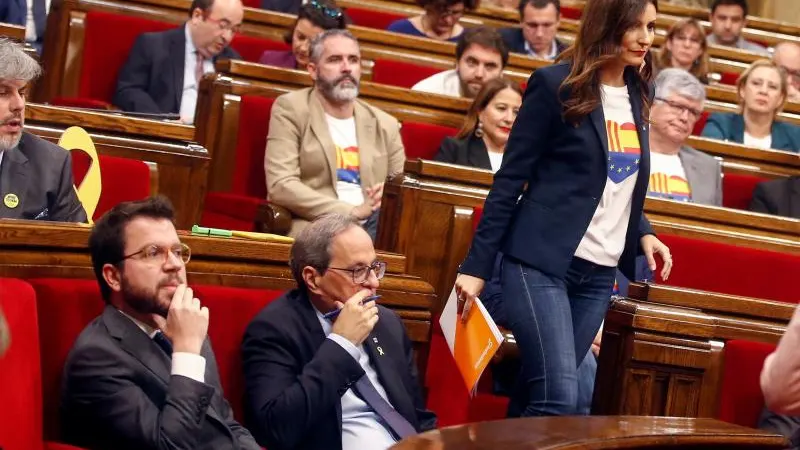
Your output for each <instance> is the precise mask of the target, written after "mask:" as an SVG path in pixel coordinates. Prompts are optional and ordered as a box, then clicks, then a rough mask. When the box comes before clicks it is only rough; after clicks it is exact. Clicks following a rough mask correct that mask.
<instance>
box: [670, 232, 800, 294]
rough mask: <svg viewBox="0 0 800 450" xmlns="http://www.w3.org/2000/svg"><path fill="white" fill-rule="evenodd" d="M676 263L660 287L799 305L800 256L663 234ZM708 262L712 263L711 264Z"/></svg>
mask: <svg viewBox="0 0 800 450" xmlns="http://www.w3.org/2000/svg"><path fill="white" fill-rule="evenodd" d="M658 237H659V239H661V241H662V242H664V244H666V245H667V246H668V247H669V249H670V252H671V253H672V255H673V258H674V260H675V265H674V266H673V267H672V273H671V274H670V276H669V280H668V281H666V282H665V281H664V280H662V279H661V276H660V274H658V275H657V278H656V281H657V282H658V283H661V284H666V285H670V286H678V287H684V288H691V289H699V290H703V291H710V292H719V293H722V294H729V295H742V296H746V297H756V298H763V299H767V300H776V301H782V302H787V303H797V302H798V297H797V291H796V289H795V284H796V283H795V282H794V276H795V274H797V273H800V257H798V256H794V255H790V254H788V253H780V252H774V251H770V250H761V249H754V248H747V247H740V246H736V245H733V244H726V243H721V242H711V241H704V240H700V239H693V238H688V237H682V236H675V235H671V234H666V233H661V234H659V235H658ZM709 261H711V262H712V263H711V264H709Z"/></svg>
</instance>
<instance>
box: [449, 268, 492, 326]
mask: <svg viewBox="0 0 800 450" xmlns="http://www.w3.org/2000/svg"><path fill="white" fill-rule="evenodd" d="M484 284H486V281H484V280H483V279H482V278H478V277H473V276H472V275H465V274H463V273H460V274H458V276H457V277H456V296H457V298H458V313H459V314H461V321H462V322H463V321H466V320H467V315H468V314H469V310H470V309H471V308H472V304H473V303H474V302H475V297H477V296H478V295H480V293H481V291H483V285H484Z"/></svg>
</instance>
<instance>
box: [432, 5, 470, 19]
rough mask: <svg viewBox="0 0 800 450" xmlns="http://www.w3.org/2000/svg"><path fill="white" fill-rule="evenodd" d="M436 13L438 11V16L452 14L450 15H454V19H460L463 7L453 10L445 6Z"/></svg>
mask: <svg viewBox="0 0 800 450" xmlns="http://www.w3.org/2000/svg"><path fill="white" fill-rule="evenodd" d="M438 13H439V17H450V16H452V17H454V18H456V19H460V18H461V16H463V15H464V10H463V9H458V10H455V9H447V8H445V9H441V10H439V11H438Z"/></svg>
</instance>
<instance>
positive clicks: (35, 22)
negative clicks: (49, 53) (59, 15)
mask: <svg viewBox="0 0 800 450" xmlns="http://www.w3.org/2000/svg"><path fill="white" fill-rule="evenodd" d="M48 11H50V0H2V1H0V22H4V23H12V24H15V25H22V26H23V27H25V41H26V42H28V43H29V44H31V45H32V46H33V48H35V49H36V51H37V52H39V54H41V53H42V43H44V31H45V28H46V27H47V12H48Z"/></svg>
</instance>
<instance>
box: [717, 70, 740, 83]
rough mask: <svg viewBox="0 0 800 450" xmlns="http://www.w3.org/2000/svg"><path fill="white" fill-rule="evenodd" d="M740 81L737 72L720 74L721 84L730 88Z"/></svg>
mask: <svg viewBox="0 0 800 450" xmlns="http://www.w3.org/2000/svg"><path fill="white" fill-rule="evenodd" d="M737 81H739V74H738V73H736V72H722V73H720V79H719V82H720V83H722V84H727V85H729V86H736V82H737Z"/></svg>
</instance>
